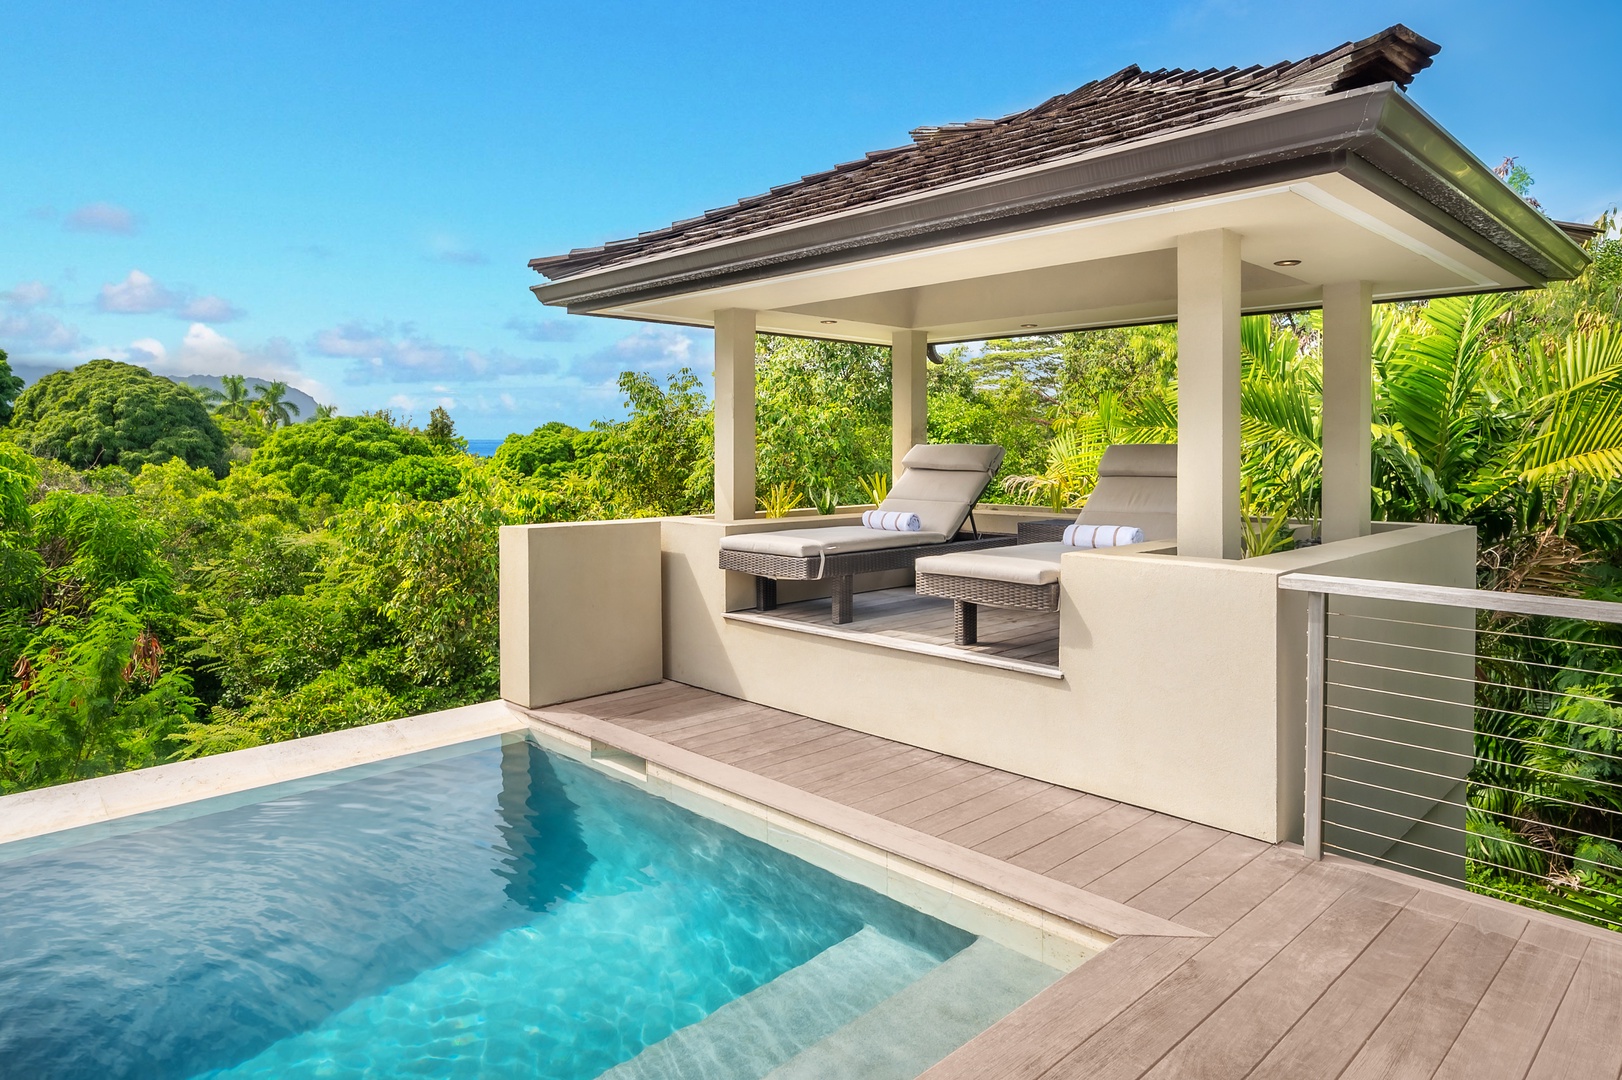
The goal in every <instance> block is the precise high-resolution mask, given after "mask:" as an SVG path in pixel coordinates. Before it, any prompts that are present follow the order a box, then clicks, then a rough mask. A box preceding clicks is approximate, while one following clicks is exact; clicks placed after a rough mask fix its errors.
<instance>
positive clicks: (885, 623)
mask: <svg viewBox="0 0 1622 1080" xmlns="http://www.w3.org/2000/svg"><path fill="white" fill-rule="evenodd" d="M831 603H832V602H831V601H830V600H828V598H827V597H823V598H822V599H820V600H801V601H798V602H796V603H792V604H782V605H780V606H779V607H777V608H775V609H774V610H772V611H770V612H766V613H756V612H754V611H749V612H743V613H734V614H733V615H731V616H729V617H736V616H737V615H738V614H742V615H745V616H747V618H748V621H750V622H755V623H761V624H765V625H771V624H774V623H775V624H778V625H781V626H782V627H783V628H784V629H789V630H807V629H814V630H816V631H818V632H820V633H823V634H826V635H827V636H833V637H845V638H854V639H856V640H861V641H867V642H869V643H870V644H876V645H884V644H886V643H890V644H897V643H911V644H916V645H921V646H926V647H927V648H925V649H921V650H918V651H927V652H929V653H931V654H932V655H943V656H951V657H954V658H956V659H962V660H967V661H969V662H974V661H976V660H979V661H982V662H984V661H991V662H992V663H991V666H1004V665H999V664H996V663H995V661H997V660H1007V661H1014V662H1015V664H1014V665H1009V666H1016V667H1018V668H1020V669H1023V666H1024V665H1030V666H1032V667H1039V668H1048V669H1051V672H1049V671H1040V672H1035V673H1036V674H1050V673H1051V674H1053V675H1055V676H1056V675H1058V674H1059V668H1058V664H1059V613H1058V612H1057V611H1022V610H1020V609H1018V608H1003V607H989V606H985V607H981V608H980V627H979V638H980V642H979V644H977V645H953V644H952V602H951V601H950V600H946V599H942V598H941V597H938V596H919V595H918V594H917V593H915V592H913V590H912V589H910V588H906V589H877V590H874V591H872V592H863V593H857V594H856V598H855V612H856V617H855V619H854V620H853V621H851V622H849V623H846V624H845V625H843V626H834V625H833V620H832V612H831V610H830V605H831Z"/></svg>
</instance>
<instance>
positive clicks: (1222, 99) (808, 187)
mask: <svg viewBox="0 0 1622 1080" xmlns="http://www.w3.org/2000/svg"><path fill="white" fill-rule="evenodd" d="M1439 51H1440V47H1439V46H1438V45H1436V44H1435V43H1433V42H1431V41H1428V40H1426V39H1425V38H1423V37H1421V36H1419V35H1418V34H1416V33H1414V32H1413V31H1412V30H1410V29H1408V28H1407V27H1406V26H1402V25H1397V26H1393V27H1391V28H1390V29H1387V30H1384V31H1381V32H1380V33H1378V34H1375V35H1374V36H1372V37H1369V38H1365V39H1364V40H1362V41H1356V42H1348V43H1347V44H1344V45H1341V46H1339V47H1338V48H1335V49H1331V50H1329V51H1328V52H1325V53H1320V54H1318V55H1317V56H1310V57H1307V58H1306V59H1304V60H1296V61H1288V62H1284V63H1277V64H1272V65H1269V66H1266V67H1261V66H1256V67H1249V68H1224V69H1215V68H1211V69H1207V70H1204V71H1184V70H1180V69H1161V70H1159V71H1149V72H1145V71H1143V70H1141V69H1140V68H1138V67H1137V66H1136V65H1133V66H1131V67H1127V68H1123V69H1122V70H1120V71H1118V72H1116V73H1115V74H1113V75H1111V76H1109V77H1107V78H1104V79H1099V80H1097V81H1095V82H1090V83H1088V84H1087V85H1085V86H1083V87H1080V88H1079V89H1076V90H1073V91H1071V92H1070V93H1068V94H1061V95H1059V96H1058V97H1054V98H1051V99H1049V100H1047V101H1044V102H1043V103H1042V104H1040V105H1037V106H1036V107H1034V108H1031V109H1027V110H1025V111H1024V112H1018V113H1014V114H1012V115H1010V116H1005V117H1003V118H1002V119H1000V120H972V121H969V122H968V123H963V124H949V125H944V126H939V127H921V128H917V129H915V130H914V131H913V132H912V142H911V143H909V144H907V145H905V146H899V147H895V148H893V149H889V150H877V151H874V152H872V153H870V154H868V155H867V156H866V157H864V158H861V159H860V160H857V161H850V162H846V163H845V164H843V165H836V166H835V167H834V168H832V169H828V170H827V171H825V172H819V173H813V174H811V175H809V176H804V177H801V178H800V179H799V180H796V181H794V182H792V183H788V184H782V185H780V186H778V187H774V188H772V189H771V190H770V191H768V192H766V193H764V194H761V195H755V196H752V197H750V198H747V199H741V200H739V201H738V202H736V203H733V204H732V205H731V206H725V207H721V208H719V209H716V210H710V211H707V212H706V213H704V214H703V215H701V216H699V217H695V218H689V219H687V220H685V221H678V222H676V223H675V224H673V225H669V226H667V227H665V228H662V229H655V230H653V231H651V232H645V233H642V234H641V235H639V236H635V237H632V238H630V239H626V240H615V241H611V242H609V243H607V244H604V245H602V246H600V247H592V248H576V249H575V250H573V251H571V252H569V253H568V254H566V255H554V256H550V257H547V258H541V259H534V260H532V261H531V262H530V264H529V265H530V266H531V268H533V269H534V270H536V271H538V272H539V273H541V274H544V275H545V276H546V277H548V278H550V279H552V280H554V281H558V280H562V279H565V278H570V277H574V276H576V275H579V274H583V273H586V272H588V271H592V270H598V269H603V268H606V267H610V266H616V265H620V264H624V263H628V262H632V261H634V260H638V259H642V258H647V257H652V256H658V255H664V254H670V253H674V252H677V251H682V250H685V249H689V248H693V247H697V246H700V245H705V244H710V243H714V242H719V241H726V240H730V239H736V238H738V237H742V236H746V235H748V234H751V233H756V232H760V231H763V230H765V229H768V228H775V227H777V226H781V225H786V224H792V223H796V222H804V221H809V220H812V219H815V218H819V217H824V216H826V215H830V214H837V213H840V212H842V211H847V210H853V209H856V208H860V207H867V206H872V205H876V204H879V203H883V202H886V201H889V200H892V199H899V198H903V197H906V196H911V195H915V194H918V193H920V192H926V191H929V190H931V189H935V188H941V187H945V186H947V185H950V184H955V183H962V182H965V181H971V180H976V179H980V178H982V177H987V176H994V175H997V174H1001V173H1009V172H1014V171H1017V170H1020V169H1024V168H1028V167H1031V166H1034V165H1040V164H1042V163H1044V162H1048V161H1051V160H1054V159H1058V158H1063V157H1067V156H1071V155H1075V154H1078V153H1082V152H1085V151H1089V150H1094V149H1097V148H1100V147H1106V146H1110V145H1114V144H1122V143H1128V142H1133V141H1136V140H1139V139H1144V138H1149V137H1154V136H1162V135H1166V134H1170V133H1174V132H1179V131H1184V130H1189V129H1192V128H1197V127H1200V126H1202V125H1205V124H1209V123H1213V122H1215V121H1220V120H1224V119H1227V118H1229V117H1233V116H1237V115H1240V114H1242V113H1245V112H1249V111H1251V110H1254V109H1260V108H1264V107H1267V106H1270V105H1276V104H1279V103H1282V102H1289V101H1296V100H1305V99H1310V98H1318V97H1326V96H1328V95H1331V94H1336V93H1339V92H1341V91H1346V90H1354V89H1357V88H1359V87H1365V86H1373V85H1376V84H1380V83H1394V84H1396V85H1397V86H1400V87H1406V86H1407V85H1408V84H1409V83H1410V82H1411V81H1412V80H1413V77H1414V75H1415V74H1417V73H1418V72H1420V71H1422V70H1423V69H1425V68H1426V67H1429V66H1430V63H1431V58H1432V57H1433V56H1435V55H1436V54H1437V52H1439Z"/></svg>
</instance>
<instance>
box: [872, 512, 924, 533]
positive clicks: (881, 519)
mask: <svg viewBox="0 0 1622 1080" xmlns="http://www.w3.org/2000/svg"><path fill="white" fill-rule="evenodd" d="M862 524H863V525H865V526H867V527H868V528H869V529H883V530H884V531H885V532H919V531H921V530H922V529H923V527H924V523H923V522H921V521H919V520H918V515H917V514H910V513H906V512H904V511H901V510H863V511H862Z"/></svg>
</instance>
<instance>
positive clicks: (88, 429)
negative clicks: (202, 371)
mask: <svg viewBox="0 0 1622 1080" xmlns="http://www.w3.org/2000/svg"><path fill="white" fill-rule="evenodd" d="M11 426H12V428H13V429H14V430H15V437H16V439H17V441H18V442H19V443H21V444H22V445H23V446H25V447H27V448H28V449H29V450H30V451H31V452H32V453H35V454H38V455H40V456H43V457H51V458H56V459H57V460H59V461H62V462H65V463H67V464H68V465H71V466H72V467H74V468H75V469H89V468H94V467H96V466H101V465H120V466H123V467H124V468H126V469H128V470H130V471H131V472H134V471H137V470H139V469H140V467H141V466H142V465H145V464H147V463H149V462H150V463H154V464H157V463H162V462H165V461H168V460H169V459H170V458H172V457H176V458H180V459H181V460H182V461H184V462H186V464H188V465H192V466H196V467H200V468H207V469H213V470H214V471H215V472H216V473H220V474H223V473H224V471H225V448H226V440H225V435H224V434H223V433H222V432H221V431H220V429H219V425H217V424H215V423H214V420H213V419H212V418H211V417H210V416H209V415H208V410H207V409H206V408H205V407H204V405H203V402H202V400H201V399H200V398H199V397H198V396H197V394H195V393H193V392H192V391H191V390H189V389H187V388H185V387H181V386H179V385H177V384H175V383H173V382H171V381H169V380H168V379H164V378H159V377H158V376H156V375H153V374H152V373H151V372H149V371H147V370H146V369H145V368H140V367H136V366H135V365H133V364H124V363H119V362H116V361H113V360H92V361H90V362H89V363H87V364H81V365H80V366H79V367H76V368H73V369H71V370H69V371H53V372H51V373H50V374H49V375H46V376H45V377H43V378H42V379H40V380H39V381H38V382H36V383H35V384H34V385H32V386H30V387H29V388H28V389H26V390H24V391H23V392H22V394H20V395H19V396H18V398H17V401H16V405H15V407H14V411H13V415H12V421H11Z"/></svg>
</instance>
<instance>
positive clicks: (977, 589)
mask: <svg viewBox="0 0 1622 1080" xmlns="http://www.w3.org/2000/svg"><path fill="white" fill-rule="evenodd" d="M917 591H918V595H919V596H944V597H946V598H947V599H948V600H950V601H952V640H953V642H954V643H955V644H958V645H973V644H975V643H976V642H977V641H978V640H979V622H980V618H979V616H980V610H979V608H978V606H977V605H979V604H991V605H992V606H994V607H1012V608H1026V609H1028V610H1031V611H1057V610H1058V609H1059V583H1058V582H1057V581H1054V582H1050V583H1048V584H1046V585H1026V584H1021V583H1019V582H1014V581H993V580H990V579H987V578H971V577H955V576H951V575H947V574H923V573H921V574H919V575H918V584H917Z"/></svg>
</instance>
